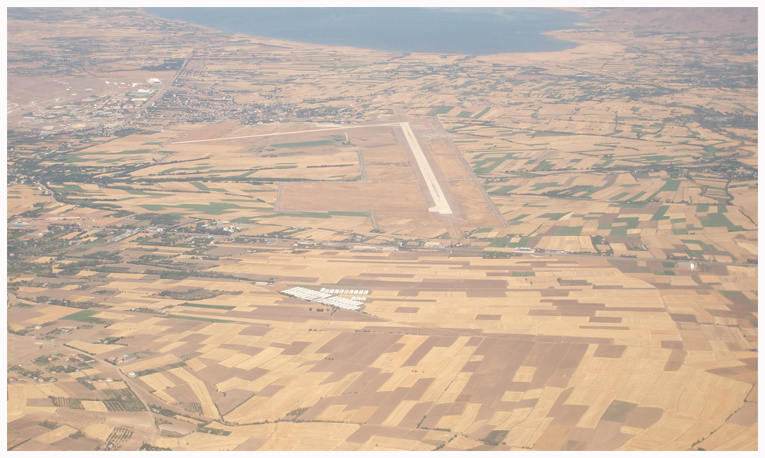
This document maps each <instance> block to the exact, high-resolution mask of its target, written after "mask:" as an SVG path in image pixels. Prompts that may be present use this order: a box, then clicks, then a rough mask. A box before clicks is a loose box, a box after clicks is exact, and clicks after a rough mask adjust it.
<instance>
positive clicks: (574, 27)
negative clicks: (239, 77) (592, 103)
mask: <svg viewBox="0 0 765 458" xmlns="http://www.w3.org/2000/svg"><path fill="white" fill-rule="evenodd" d="M137 9H138V10H140V11H142V12H143V13H145V14H148V15H149V16H151V17H154V18H157V19H161V20H164V21H169V22H175V23H179V24H184V25H186V26H194V27H201V28H203V29H206V30H210V31H214V32H216V33H223V34H227V35H230V36H232V37H235V36H240V37H246V38H247V39H258V40H262V41H263V43H262V44H264V45H269V46H284V45H290V46H297V47H305V46H308V47H318V48H321V49H337V50H341V49H349V50H354V51H356V52H374V53H384V54H391V55H394V56H396V55H399V56H408V55H413V54H416V55H448V56H464V57H487V56H495V55H503V54H546V53H557V52H565V51H570V50H572V49H576V48H577V47H579V46H581V45H582V44H583V43H580V42H576V41H571V40H567V39H563V38H559V36H558V34H560V33H561V32H564V33H565V32H572V31H580V30H584V29H586V28H587V27H588V25H589V23H590V22H591V21H592V19H593V18H592V17H591V15H588V14H586V13H587V12H586V11H584V10H583V9H572V8H545V9H549V10H553V9H554V10H559V11H561V12H568V13H576V14H578V15H579V16H580V18H578V19H577V20H576V22H574V23H572V24H571V27H563V28H559V29H554V30H544V31H538V32H534V33H528V34H527V33H525V32H523V33H521V34H522V35H524V36H525V37H526V38H528V37H532V38H536V37H545V38H547V39H552V40H554V41H555V42H557V43H556V44H559V47H556V48H555V49H544V50H539V49H531V50H508V51H497V52H492V51H489V52H481V53H464V52H444V51H401V50H391V49H381V48H371V47H364V46H354V45H349V44H332V43H320V42H311V41H298V39H294V40H293V39H289V38H280V37H273V36H265V35H254V34H250V33H246V32H238V31H229V30H224V29H221V28H216V27H214V26H211V25H205V24H200V23H197V22H192V21H189V20H184V19H175V18H168V17H165V16H162V15H159V14H156V13H154V12H152V11H151V9H153V8H147V7H139V8H137ZM528 9H534V8H528ZM516 33H518V32H516ZM271 42H277V43H279V44H278V45H277V44H273V43H271Z"/></svg>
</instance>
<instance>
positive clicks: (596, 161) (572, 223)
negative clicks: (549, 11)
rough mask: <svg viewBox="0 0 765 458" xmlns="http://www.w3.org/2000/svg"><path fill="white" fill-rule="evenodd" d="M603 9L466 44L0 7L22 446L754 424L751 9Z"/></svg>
mask: <svg viewBox="0 0 765 458" xmlns="http://www.w3.org/2000/svg"><path fill="white" fill-rule="evenodd" d="M582 12H583V14H584V16H585V17H586V20H587V21H589V22H587V23H586V24H584V27H583V28H582V29H580V30H575V31H559V32H555V33H554V35H555V36H557V37H560V38H563V39H567V40H571V41H574V42H577V43H579V46H577V47H575V48H572V49H569V50H565V51H560V52H550V53H526V54H499V55H491V56H480V57H476V56H461V55H436V54H407V55H401V54H391V53H385V52H378V51H369V50H360V49H352V48H333V47H326V46H317V45H304V44H298V43H289V42H284V41H279V40H270V39H262V38H252V37H244V36H234V35H228V34H224V33H222V32H217V31H214V30H210V29H205V28H201V27H197V26H191V25H187V24H182V23H177V22H172V21H166V20H163V19H159V18H155V17H153V16H150V15H148V14H146V13H145V12H143V11H140V10H115V9H110V10H99V9H87V10H80V9H67V10H56V9H47V10H30V9H9V10H8V101H9V102H8V109H7V110H8V126H7V129H8V170H9V172H8V188H7V191H8V199H7V201H8V209H7V218H8V253H9V254H8V259H7V263H8V280H7V281H8V309H7V316H8V335H7V342H8V393H7V398H8V427H7V428H8V444H7V448H8V449H13V450H94V449H98V450H139V449H142V450H147V449H148V450H165V449H171V450H434V449H439V450H470V449H477V450H522V449H535V450H701V449H704V450H742V449H743V450H756V449H757V448H758V441H757V432H758V420H757V406H758V397H757V396H758V395H757V393H758V388H757V387H758V376H757V368H758V346H757V336H758V326H757V322H758V307H757V304H758V286H757V280H758V269H757V259H758V256H757V247H758V236H757V227H758V226H757V190H758V181H757V158H758V148H757V111H758V106H757V65H758V63H757V26H756V11H755V10H745V9H726V10H685V11H684V12H681V11H678V10H668V9H665V10H658V11H655V10H640V11H630V10H621V9H615V10H595V9H593V10H582ZM292 287H303V288H308V289H312V290H314V291H319V290H321V289H322V288H324V289H325V290H344V291H349V294H345V293H341V294H335V295H339V296H340V297H345V298H347V299H351V298H353V297H357V298H358V297H360V296H363V299H364V300H363V301H359V302H361V303H362V305H361V309H360V310H358V311H348V310H342V309H338V308H334V307H330V306H326V305H322V304H318V303H315V302H306V301H304V300H300V299H296V298H291V297H288V296H286V295H284V294H281V293H280V291H283V290H286V289H288V288H292ZM364 291H367V292H368V293H363V292H364Z"/></svg>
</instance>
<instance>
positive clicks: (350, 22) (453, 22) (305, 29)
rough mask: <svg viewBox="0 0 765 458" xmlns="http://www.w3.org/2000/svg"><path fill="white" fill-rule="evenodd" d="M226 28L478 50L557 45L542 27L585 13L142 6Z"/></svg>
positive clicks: (368, 45) (397, 47)
mask: <svg viewBox="0 0 765 458" xmlns="http://www.w3.org/2000/svg"><path fill="white" fill-rule="evenodd" d="M146 11H148V12H149V13H151V14H154V15H155V16H159V17H162V18H165V19H172V20H178V21H184V22H188V23H192V24H197V25H202V26H206V27H210V28H214V29H217V30H221V31H223V32H227V33H240V34H244V35H250V36H256V37H265V38H277V39H281V40H288V41H295V42H299V43H312V44H320V45H331V46H350V47H354V48H365V49H376V50H380V51H391V52H401V53H412V52H422V53H438V54H468V55H486V54H495V53H503V52H540V51H559V50H562V49H568V48H573V47H574V46H576V43H572V42H569V41H563V40H558V39H555V38H552V37H548V36H545V35H542V33H543V32H547V31H552V30H563V29H575V28H578V27H577V26H575V25H574V24H575V23H576V22H584V21H585V18H583V17H582V16H580V15H579V14H577V13H573V12H570V11H562V10H556V9H551V8H146Z"/></svg>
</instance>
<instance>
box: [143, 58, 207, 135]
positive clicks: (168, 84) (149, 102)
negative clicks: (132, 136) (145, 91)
mask: <svg viewBox="0 0 765 458" xmlns="http://www.w3.org/2000/svg"><path fill="white" fill-rule="evenodd" d="M193 57H194V53H193V52H192V53H191V57H189V58H188V59H186V60H185V61H184V62H183V65H181V68H180V70H178V71H177V72H176V73H175V75H174V76H173V77H172V78H171V79H170V80H169V81H167V82H166V83H165V84H164V85H163V86H162V87H161V88H160V89H159V90H158V91H157V93H156V94H154V96H152V98H150V99H149V100H147V101H146V103H144V104H143V106H142V107H141V108H139V109H138V110H136V112H135V113H133V116H131V117H130V119H129V120H130V121H132V120H133V119H135V118H137V117H138V115H140V114H141V113H143V112H144V111H146V110H147V109H148V108H149V107H150V106H152V104H153V103H154V102H156V101H157V100H159V98H160V97H162V94H164V93H165V91H167V89H168V88H170V87H171V86H172V85H173V83H174V82H175V80H176V79H178V77H179V76H181V73H183V70H185V69H186V65H187V64H188V63H189V62H190V61H191V59H192V58H193Z"/></svg>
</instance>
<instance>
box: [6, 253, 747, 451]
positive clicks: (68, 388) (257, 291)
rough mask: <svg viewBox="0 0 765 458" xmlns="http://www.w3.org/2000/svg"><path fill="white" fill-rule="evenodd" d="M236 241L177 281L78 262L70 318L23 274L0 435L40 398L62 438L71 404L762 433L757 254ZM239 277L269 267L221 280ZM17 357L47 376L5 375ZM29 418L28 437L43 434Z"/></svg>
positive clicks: (217, 424) (242, 420)
mask: <svg viewBox="0 0 765 458" xmlns="http://www.w3.org/2000/svg"><path fill="white" fill-rule="evenodd" d="M121 244H122V245H123V252H130V251H131V250H133V249H135V248H136V246H135V245H137V244H136V243H135V242H129V243H125V242H121ZM219 249H220V248H219ZM249 251H252V250H246V252H243V251H240V254H238V255H235V254H231V255H230V256H227V259H226V260H225V261H224V262H222V263H221V264H220V265H218V266H216V267H212V268H210V269H207V270H205V271H203V272H204V275H195V274H194V273H189V274H188V276H187V277H185V278H183V279H173V278H172V277H173V276H175V275H165V274H163V273H160V274H156V273H146V272H144V273H143V274H128V273H125V274H121V275H120V274H114V273H109V274H105V273H97V272H93V275H88V276H87V277H82V278H88V281H87V282H86V283H85V285H86V286H88V287H87V288H86V289H84V290H82V289H81V292H79V296H78V299H77V302H76V303H75V304H70V305H69V307H72V306H74V307H82V311H81V312H77V313H73V314H70V315H63V314H64V313H67V312H68V310H66V309H69V307H62V306H56V305H48V304H46V303H45V302H41V298H50V299H53V298H57V297H70V298H71V296H67V292H68V288H67V286H66V285H65V284H60V283H59V284H53V283H48V286H47V287H45V288H40V287H31V286H25V287H20V288H19V289H18V290H17V291H16V293H15V295H16V298H17V300H18V301H23V306H17V307H13V308H12V309H11V310H10V312H9V323H10V324H11V325H12V326H13V327H14V329H15V330H16V331H15V334H11V335H10V340H9V343H10V346H11V348H13V347H18V348H27V350H26V351H25V352H24V353H23V357H22V356H21V354H19V356H18V357H15V356H11V357H10V361H9V364H11V371H10V373H9V376H11V377H13V378H14V380H12V382H11V384H10V385H9V393H10V394H9V395H10V403H9V409H10V410H9V412H10V413H12V414H11V415H10V416H9V431H12V432H13V434H11V435H10V437H11V438H13V437H23V436H24V435H28V434H32V433H31V431H32V430H30V429H29V428H31V426H24V425H29V421H30V419H31V418H39V419H40V421H42V419H43V418H47V415H51V414H53V413H55V414H56V417H54V418H55V419H56V420H55V421H56V425H68V426H69V427H70V428H75V429H72V430H71V433H74V432H75V430H76V429H77V428H78V426H77V425H78V423H76V421H74V420H70V418H69V416H67V415H69V413H68V412H74V414H72V415H73V417H72V418H79V417H77V415H75V414H77V412H82V414H83V415H84V414H87V415H90V416H89V417H86V418H91V419H93V421H98V422H99V423H98V424H99V425H102V426H100V428H101V429H99V431H102V430H103V431H106V430H112V431H113V430H115V429H116V428H120V427H127V426H126V425H125V424H124V423H121V422H125V421H127V420H125V418H126V417H125V415H128V414H127V413H122V412H132V411H133V410H135V411H136V412H135V413H130V414H129V415H132V416H135V417H136V418H137V419H138V418H139V417H140V420H136V421H143V422H148V423H150V422H151V420H150V419H149V412H148V411H147V409H148V408H150V409H151V412H152V413H153V415H152V416H153V418H154V421H155V422H156V423H159V425H158V426H159V430H160V432H161V431H171V430H175V429H176V428H181V429H183V428H185V430H186V431H191V433H190V434H188V435H183V436H180V437H172V436H173V435H172V434H164V433H162V434H157V431H156V429H155V430H154V431H152V429H151V427H147V428H143V429H142V428H141V427H139V426H136V425H139V424H140V423H136V424H135V425H134V426H130V427H129V430H130V431H131V432H132V433H131V434H132V435H135V436H140V437H142V440H143V441H145V442H147V443H149V444H151V445H152V446H161V447H170V448H173V449H197V447H208V446H209V447H214V448H216V449H217V448H220V449H225V450H235V449H245V448H249V447H253V445H254V444H257V445H256V446H255V447H254V448H259V449H264V450H267V449H282V448H283V447H287V448H292V447H295V448H297V449H303V448H309V449H314V448H321V449H324V448H333V449H334V448H343V449H355V450H367V449H374V448H380V447H382V448H385V449H418V450H419V449H422V450H425V449H429V448H433V447H436V446H440V445H443V446H444V447H443V448H447V447H449V446H450V444H453V443H454V444H455V445H456V444H459V443H462V441H468V443H472V444H475V446H478V447H484V448H486V447H490V448H496V449H525V448H538V449H559V448H564V449H602V448H610V449H650V448H654V447H660V448H668V449H677V450H684V449H688V448H690V447H692V446H693V443H694V442H696V441H698V440H699V439H700V438H708V437H709V438H711V437H714V435H713V434H712V433H713V432H715V431H717V430H719V429H720V428H721V427H722V428H733V429H734V430H735V431H738V434H740V435H742V438H741V439H740V440H742V441H744V440H746V441H748V442H745V443H744V444H742V446H744V447H750V446H753V444H754V443H756V437H750V438H749V439H744V438H745V437H747V434H749V433H748V432H747V431H750V430H751V428H755V429H756V417H754V418H753V419H752V417H751V416H747V415H748V414H747V415H745V414H744V412H749V411H751V410H752V408H753V407H752V406H755V407H756V388H754V391H753V384H756V381H757V358H756V349H757V328H756V314H757V296H756V294H755V293H754V292H755V291H756V288H757V286H756V283H757V277H756V269H754V268H733V267H729V268H725V267H724V266H709V267H707V266H705V265H704V266H702V267H701V268H699V269H698V270H693V269H690V268H688V267H683V266H682V265H678V264H676V263H670V264H671V265H670V264H668V263H666V262H660V261H641V260H635V259H624V260H615V259H614V260H607V259H578V260H576V259H573V258H555V257H543V258H536V257H532V256H530V255H527V256H523V257H518V258H513V259H512V260H507V259H500V260H498V259H482V258H480V257H465V256H460V257H454V256H449V255H448V253H437V252H432V251H411V252H403V251H396V252H389V253H353V252H349V251H342V250H340V251H338V250H326V249H310V250H303V254H302V255H301V256H295V255H294V254H293V253H292V251H293V250H292V249H291V248H290V247H283V248H272V249H271V250H270V251H267V252H257V253H252V252H249ZM255 271H258V272H263V273H265V274H267V275H268V276H269V279H268V281H266V282H256V281H253V280H240V279H232V278H226V277H229V276H230V277H240V276H246V275H248V273H250V272H255ZM163 272H168V271H167V270H165V271H163ZM170 272H173V273H174V272H175V271H170ZM212 275H216V276H219V278H211V277H210V276H212ZM96 277H97V278H96ZM90 284H93V285H94V286H92V287H91V286H89V285H90ZM96 284H97V286H96ZM293 286H303V287H306V288H313V289H314V290H316V291H318V290H320V289H321V288H325V289H333V288H341V289H347V290H351V291H361V290H366V291H368V294H367V295H366V301H365V303H364V306H363V309H362V310H361V311H358V312H350V311H343V310H338V309H332V308H330V307H326V306H321V305H320V304H315V303H310V302H306V301H303V300H299V299H294V298H289V297H287V296H285V295H283V294H280V293H279V291H282V290H284V289H287V288H289V287H293ZM617 291H618V293H619V294H614V292H617ZM349 296H350V295H349ZM70 300H71V299H70ZM53 301H57V300H56V299H53ZM91 304H93V305H92V306H91ZM69 310H71V309H69ZM62 315H63V316H62ZM65 330H66V331H67V332H64V331H65ZM32 341H40V343H41V348H37V346H34V347H30V346H29V344H30V343H32ZM91 342H92V343H91ZM25 345H26V347H25ZM753 351H754V352H755V353H753ZM14 354H15V353H13V354H11V355H14ZM48 358H52V360H49V359H48ZM30 359H32V360H34V361H36V363H34V364H32V367H31V368H30V365H29V364H23V367H22V365H17V363H19V364H20V363H22V362H25V361H28V360H30ZM64 360H66V361H68V362H69V363H70V364H69V365H68V367H70V368H71V369H67V370H68V371H69V372H64V373H58V371H56V370H55V368H57V367H60V366H61V364H62V363H63V362H64ZM37 361H40V362H37ZM638 368H639V369H638ZM32 369H35V370H36V371H37V372H38V373H40V374H45V375H44V376H43V380H45V381H43V382H41V383H36V384H29V383H27V384H18V382H17V381H16V379H15V377H19V380H21V377H20V375H21V374H23V373H24V371H31V370H32ZM637 370H639V372H640V374H641V376H640V377H636V376H635V371H637ZM48 377H50V378H55V381H51V379H50V378H48ZM103 380H106V382H104V381H103ZM118 380H119V381H118ZM116 383H119V388H115V387H112V385H114V384H116ZM603 387H608V389H607V390H603ZM30 390H32V391H30ZM48 393H50V394H48ZM113 393H124V394H123V396H125V397H124V398H117V399H119V400H118V401H112V400H111V399H115V398H114V394H113ZM47 396H52V398H49V397H47ZM134 399H137V400H140V402H138V401H133V400H134ZM33 400H35V401H34V402H32V401H33ZM37 400H39V401H37ZM691 400H693V401H691ZM62 406H63V407H62ZM73 406H74V407H73ZM80 406H81V407H80ZM78 409H79V410H78ZM130 418H132V417H130ZM677 418H682V419H683V421H682V422H681V423H677V421H676V420H674V419H677ZM745 418H749V420H744V419H745ZM734 420H735V422H733V421H734ZM79 421H82V420H79ZM131 421H133V420H131ZM131 424H133V423H129V424H128V425H131ZM669 425H672V428H673V429H672V431H673V435H672V436H669V435H667V428H668V427H669ZM57 427H58V428H61V427H64V426H57ZM273 428H277V431H283V433H284V436H282V435H281V434H282V433H281V432H280V433H279V434H280V435H279V436H278V437H279V441H280V442H276V443H275V442H273V440H275V437H274V436H273V434H276V433H275V432H274V429H273ZM54 431H56V430H54ZM67 431H69V430H67ZM82 431H83V433H84V437H83V438H82V440H85V442H79V444H80V445H81V446H84V445H85V444H86V443H87V440H93V438H92V436H91V435H90V434H88V430H87V429H85V430H82ZM211 431H212V432H211ZM71 433H70V434H71ZM45 434H47V435H43V436H39V435H36V436H35V437H34V438H33V439H32V441H31V442H27V443H26V444H25V446H26V447H33V446H34V444H39V443H45V441H48V440H50V441H52V442H50V443H53V442H55V443H58V442H57V441H58V439H55V438H53V439H50V438H49V436H50V434H48V433H45ZM101 434H106V432H101ZM200 434H216V435H218V436H220V437H219V438H218V437H217V436H216V438H215V439H213V441H212V442H208V441H207V440H204V441H202V439H201V438H200V437H199V435H200ZM710 434H712V435H711V436H710ZM293 435H296V436H293ZM297 436H300V437H302V439H300V441H298V442H292V440H291V439H292V438H294V437H297ZM253 438H258V440H254V439H253ZM54 439H55V440H54ZM94 439H97V437H95V438H94ZM705 440H708V439H705ZM285 441H286V442H285ZM660 441H661V442H660ZM753 441H755V442H753ZM380 443H382V444H385V445H383V446H381V445H380ZM213 444H214V445H213ZM745 444H750V445H745ZM697 445H698V444H697ZM23 447H24V446H22V447H21V448H23Z"/></svg>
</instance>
